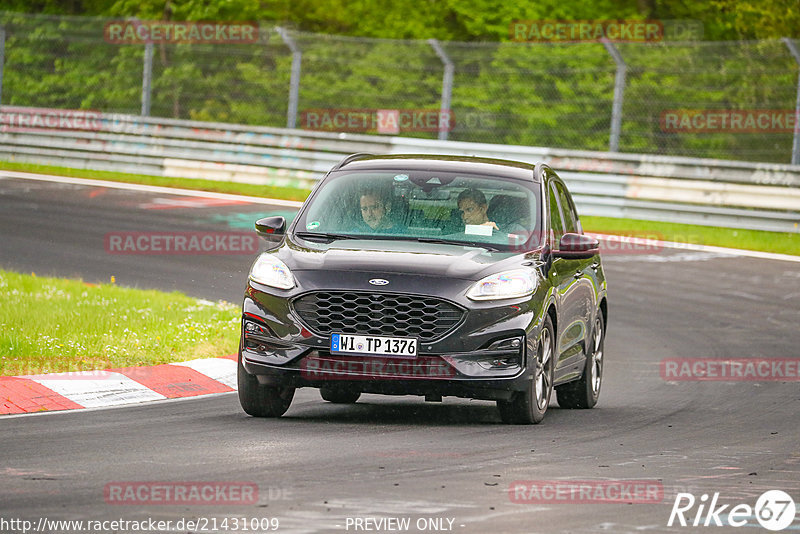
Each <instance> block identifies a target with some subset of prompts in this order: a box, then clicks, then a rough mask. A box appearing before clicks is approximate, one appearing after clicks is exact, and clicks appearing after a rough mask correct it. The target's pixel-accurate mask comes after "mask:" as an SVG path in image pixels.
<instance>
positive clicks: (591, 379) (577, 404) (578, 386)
mask: <svg viewBox="0 0 800 534" xmlns="http://www.w3.org/2000/svg"><path fill="white" fill-rule="evenodd" d="M605 333H606V330H605V321H604V320H603V313H602V312H601V311H600V310H598V311H597V318H596V319H595V320H594V326H593V327H592V337H591V341H590V343H589V347H590V350H591V352H590V354H588V355H587V356H586V366H585V367H584V369H583V376H581V378H580V379H579V380H576V381H575V382H570V383H569V384H564V385H563V386H558V387H557V388H556V397H557V398H558V405H559V406H561V407H562V408H578V409H586V408H594V406H595V405H596V404H597V399H598V398H600V386H601V385H602V384H603V362H604V358H603V356H604V346H605V337H606V336H605Z"/></svg>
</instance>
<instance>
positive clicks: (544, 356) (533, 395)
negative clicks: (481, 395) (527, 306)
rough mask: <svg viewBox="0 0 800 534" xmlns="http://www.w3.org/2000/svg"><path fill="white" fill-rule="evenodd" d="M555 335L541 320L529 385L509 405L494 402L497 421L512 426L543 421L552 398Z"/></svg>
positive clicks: (551, 325) (548, 320)
mask: <svg viewBox="0 0 800 534" xmlns="http://www.w3.org/2000/svg"><path fill="white" fill-rule="evenodd" d="M554 353H555V335H554V333H553V322H552V320H551V319H550V316H549V315H548V316H547V317H546V318H545V321H544V325H543V326H542V331H541V333H540V334H539V340H538V342H537V343H536V360H535V361H534V363H533V365H534V373H533V381H532V382H531V383H530V384H528V387H527V388H526V389H525V391H518V392H516V393H514V396H513V397H512V398H511V400H510V401H497V408H498V410H499V411H500V419H502V420H503V422H504V423H507V424H514V425H529V424H531V423H534V424H538V423H541V422H542V419H544V414H545V412H547V407H548V405H549V404H550V397H551V396H552V394H553V374H554V372H555V357H554Z"/></svg>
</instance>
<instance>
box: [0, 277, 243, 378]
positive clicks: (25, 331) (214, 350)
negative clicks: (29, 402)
mask: <svg viewBox="0 0 800 534" xmlns="http://www.w3.org/2000/svg"><path fill="white" fill-rule="evenodd" d="M239 318H240V312H239V309H238V307H237V306H234V305H233V304H230V303H227V302H217V303H214V302H209V301H204V300H198V299H195V298H192V297H188V296H186V295H184V294H182V293H178V292H173V293H164V292H161V291H154V290H140V289H131V288H124V287H119V286H117V285H114V284H113V283H109V284H99V285H95V284H87V283H85V282H83V281H81V280H65V279H60V278H46V277H39V276H35V275H33V274H29V275H27V274H19V273H15V272H11V271H5V270H0V376H10V375H27V374H38V373H53V372H65V371H84V370H93V369H110V368H116V367H126V366H134V365H154V364H159V363H168V362H176V361H184V360H189V359H192V358H208V357H219V356H227V355H230V354H234V353H235V352H236V350H237V347H238V344H239V320H240V319H239Z"/></svg>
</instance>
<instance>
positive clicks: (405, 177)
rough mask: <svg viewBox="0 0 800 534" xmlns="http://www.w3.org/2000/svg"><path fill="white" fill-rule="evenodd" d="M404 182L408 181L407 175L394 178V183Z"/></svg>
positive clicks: (398, 175)
mask: <svg viewBox="0 0 800 534" xmlns="http://www.w3.org/2000/svg"><path fill="white" fill-rule="evenodd" d="M406 180H408V175H407V174H397V175H395V177H394V181H395V182H405V181H406Z"/></svg>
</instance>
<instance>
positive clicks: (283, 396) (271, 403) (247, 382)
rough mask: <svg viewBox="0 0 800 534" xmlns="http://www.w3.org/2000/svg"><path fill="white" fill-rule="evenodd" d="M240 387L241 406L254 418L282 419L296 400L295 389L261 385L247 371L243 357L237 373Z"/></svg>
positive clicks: (240, 359)
mask: <svg viewBox="0 0 800 534" xmlns="http://www.w3.org/2000/svg"><path fill="white" fill-rule="evenodd" d="M236 378H237V383H238V386H239V404H241V405H242V409H243V410H244V411H245V413H247V414H248V415H252V416H253V417H280V416H282V415H283V414H285V413H286V410H288V409H289V405H290V404H291V403H292V399H293V398H294V388H280V387H276V386H267V385H265V384H259V383H258V379H257V378H256V377H255V375H251V374H249V373H248V372H247V371H245V369H244V366H243V365H242V357H241V355H240V356H239V363H238V365H237V372H236Z"/></svg>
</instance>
